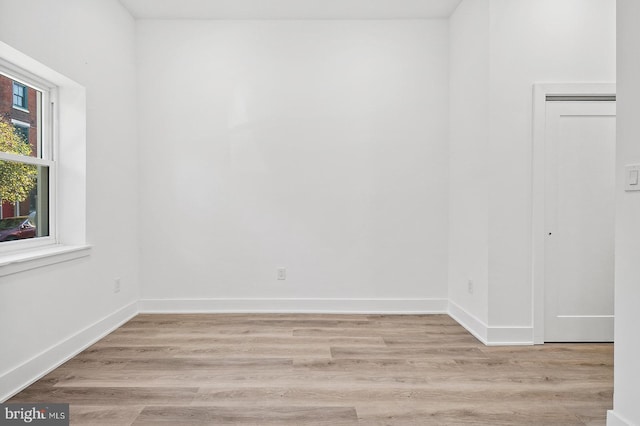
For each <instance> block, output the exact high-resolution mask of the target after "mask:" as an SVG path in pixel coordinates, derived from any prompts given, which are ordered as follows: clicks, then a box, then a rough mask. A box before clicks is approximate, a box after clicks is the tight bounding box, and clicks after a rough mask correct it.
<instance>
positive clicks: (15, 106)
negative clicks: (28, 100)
mask: <svg viewBox="0 0 640 426" xmlns="http://www.w3.org/2000/svg"><path fill="white" fill-rule="evenodd" d="M13 109H17V110H18V111H22V112H29V110H28V109H27V108H23V107H21V106H18V105H13Z"/></svg>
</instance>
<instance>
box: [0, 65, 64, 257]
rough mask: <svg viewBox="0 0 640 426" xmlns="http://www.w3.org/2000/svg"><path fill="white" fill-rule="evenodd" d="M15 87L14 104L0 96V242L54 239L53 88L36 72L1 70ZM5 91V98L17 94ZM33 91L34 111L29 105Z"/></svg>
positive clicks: (5, 82)
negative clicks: (19, 72)
mask: <svg viewBox="0 0 640 426" xmlns="http://www.w3.org/2000/svg"><path fill="white" fill-rule="evenodd" d="M7 86H8V87H11V86H13V93H12V95H13V104H12V105H13V106H14V107H15V106H17V107H19V109H15V108H11V107H9V108H7V107H2V105H11V104H10V103H9V102H7V101H8V99H0V246H5V245H9V246H11V245H10V244H9V243H11V244H12V245H13V246H15V245H16V243H18V242H19V241H20V240H31V239H34V240H37V239H40V240H44V241H45V242H48V243H50V242H51V236H52V229H51V222H52V221H51V214H50V212H51V205H50V204H51V203H50V200H51V199H52V192H53V187H52V183H53V182H52V176H54V171H55V166H56V164H55V162H54V161H53V156H52V155H51V154H52V152H53V151H52V144H53V140H52V134H51V129H49V128H47V126H46V125H45V123H47V122H49V123H50V122H51V121H50V120H45V117H48V118H50V117H52V112H51V109H52V104H51V98H52V93H53V90H52V89H50V88H48V87H47V86H46V85H41V84H38V81H37V79H35V78H34V77H32V76H25V75H20V76H18V75H14V74H13V73H12V72H11V71H10V70H5V69H3V68H0V87H7ZM7 92H8V91H1V92H0V96H3V97H4V96H11V95H10V94H9V93H7ZM28 95H31V97H32V102H34V100H35V102H34V104H33V105H32V108H31V111H28V110H27V109H26V106H27V97H28Z"/></svg>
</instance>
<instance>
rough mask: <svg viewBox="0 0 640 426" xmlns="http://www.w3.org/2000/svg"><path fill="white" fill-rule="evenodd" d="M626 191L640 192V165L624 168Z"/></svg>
mask: <svg viewBox="0 0 640 426" xmlns="http://www.w3.org/2000/svg"><path fill="white" fill-rule="evenodd" d="M624 190H625V191H640V164H630V165H628V166H624Z"/></svg>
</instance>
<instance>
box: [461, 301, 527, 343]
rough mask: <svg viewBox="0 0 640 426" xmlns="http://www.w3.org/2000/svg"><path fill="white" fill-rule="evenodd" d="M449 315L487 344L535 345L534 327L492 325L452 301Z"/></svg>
mask: <svg viewBox="0 0 640 426" xmlns="http://www.w3.org/2000/svg"><path fill="white" fill-rule="evenodd" d="M449 316H450V317H451V318H453V319H454V320H456V321H457V322H458V323H459V324H460V325H461V326H463V327H464V328H466V329H467V331H468V332H469V333H471V334H473V335H474V336H475V337H476V338H477V339H478V340H480V341H481V342H482V343H484V344H485V345H487V346H519V345H533V327H490V326H488V325H487V324H486V323H485V322H484V321H482V320H480V319H479V318H477V317H476V316H474V315H472V314H470V313H469V312H467V311H466V310H465V309H463V308H462V307H460V305H458V304H456V303H455V302H452V301H449Z"/></svg>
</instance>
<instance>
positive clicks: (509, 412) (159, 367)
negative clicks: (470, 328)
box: [8, 314, 613, 426]
mask: <svg viewBox="0 0 640 426" xmlns="http://www.w3.org/2000/svg"><path fill="white" fill-rule="evenodd" d="M612 399H613V345H612V344H546V345H543V346H528V347H516V346H511V347H486V346H484V345H482V344H481V343H480V342H478V341H477V340H476V339H475V338H474V337H473V336H471V335H470V334H469V333H468V332H467V331H466V330H464V329H463V328H462V327H460V326H459V325H458V324H457V323H456V322H455V321H453V320H452V319H451V318H449V317H448V316H446V315H402V316H385V315H284V314H282V315H266V314H264V315H263V314H260V315H246V314H216V315H204V314H203V315H196V314H183V315H139V316H137V317H135V318H134V319H132V320H131V321H129V322H128V323H127V324H125V325H124V326H122V327H121V328H120V329H118V330H116V331H115V332H113V333H111V334H110V335H108V336H107V337H105V338H104V339H102V340H101V341H99V342H98V343H96V344H94V345H93V346H91V347H90V348H88V349H87V350H85V351H84V352H82V353H81V354H79V355H78V356H76V357H75V358H73V359H71V360H70V361H69V362H67V363H66V364H64V365H62V366H61V367H59V368H57V369H56V370H55V371H53V372H52V373H50V374H48V375H47V376H45V377H44V378H42V379H41V380H39V381H38V382H36V383H34V384H33V385H32V386H30V387H28V388H27V389H25V390H24V391H22V392H21V393H19V394H18V395H16V396H15V397H13V398H12V399H11V400H10V401H8V402H68V403H70V404H71V423H72V424H78V425H79V424H86V425H101V424H111V425H163V424H166V425H218V424H247V425H249V424H250V425H306V424H310V425H311V424H313V425H315V424H318V425H320V424H327V425H355V424H361V425H467V424H474V425H563V426H566V425H604V424H605V417H606V411H607V410H608V409H611V408H612Z"/></svg>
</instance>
